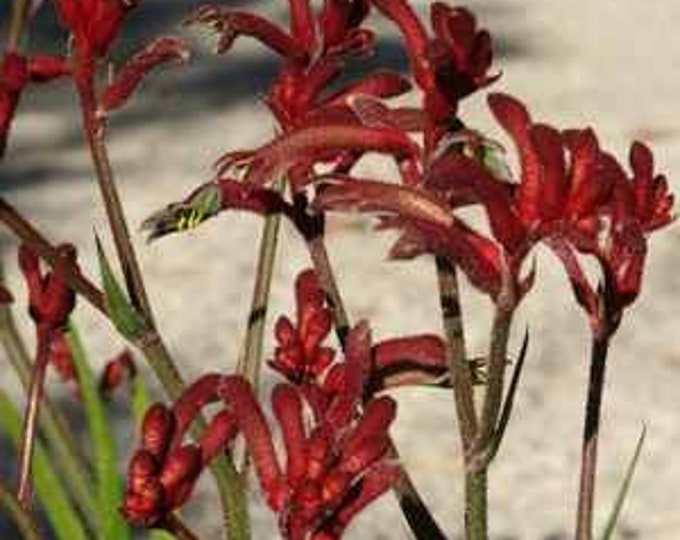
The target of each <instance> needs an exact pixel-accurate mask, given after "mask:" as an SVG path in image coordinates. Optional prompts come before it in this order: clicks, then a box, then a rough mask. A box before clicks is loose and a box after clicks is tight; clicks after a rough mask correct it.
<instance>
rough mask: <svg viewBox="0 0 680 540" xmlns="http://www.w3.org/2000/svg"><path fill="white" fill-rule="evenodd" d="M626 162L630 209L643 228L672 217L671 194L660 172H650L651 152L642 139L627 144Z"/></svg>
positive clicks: (661, 224)
mask: <svg viewBox="0 0 680 540" xmlns="http://www.w3.org/2000/svg"><path fill="white" fill-rule="evenodd" d="M629 160H630V166H631V169H632V171H633V180H632V191H633V199H634V206H635V209H634V212H635V215H636V217H637V219H638V220H639V221H640V223H641V225H642V227H643V230H644V231H645V232H652V231H654V230H656V229H659V228H661V227H664V226H666V225H668V224H669V223H670V222H671V221H673V218H674V216H673V214H672V209H673V204H674V196H673V194H672V193H670V190H669V187H668V181H667V179H666V177H665V176H664V175H661V174H659V175H655V174H654V156H653V154H652V151H651V150H650V149H649V147H648V146H646V145H645V144H644V143H642V142H638V141H636V142H634V143H633V144H632V145H631V148H630V157H629Z"/></svg>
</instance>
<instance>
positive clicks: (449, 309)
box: [435, 256, 477, 455]
mask: <svg viewBox="0 0 680 540" xmlns="http://www.w3.org/2000/svg"><path fill="white" fill-rule="evenodd" d="M435 261H436V264H437V280H438V283H439V301H440V305H441V310H442V319H443V323H444V332H445V334H446V359H447V362H448V365H449V373H450V374H451V385H452V387H453V398H454V400H455V403H456V415H457V418H458V429H459V431H460V438H461V441H462V444H463V449H464V452H465V453H466V455H467V451H468V449H469V448H470V447H471V445H472V442H473V441H474V438H475V435H476V434H477V413H476V412H475V402H474V395H473V387H472V383H473V381H472V374H471V372H470V365H469V363H468V360H467V352H466V347H465V335H464V331H463V314H462V310H461V305H460V293H459V291H458V277H457V275H456V269H455V267H454V266H453V265H452V264H451V263H450V262H449V261H448V260H447V259H446V258H445V257H440V256H437V257H436V258H435Z"/></svg>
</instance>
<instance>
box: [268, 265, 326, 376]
mask: <svg viewBox="0 0 680 540" xmlns="http://www.w3.org/2000/svg"><path fill="white" fill-rule="evenodd" d="M295 299H296V305H297V317H296V323H295V325H294V324H293V323H292V322H291V321H290V319H288V318H287V317H285V316H283V317H280V318H279V320H278V321H277V323H276V327H275V336H276V340H277V342H278V345H277V347H276V350H275V353H274V359H273V360H271V361H270V362H268V363H269V365H270V366H271V367H272V368H273V369H275V370H276V371H278V372H279V373H281V374H282V375H283V376H284V377H286V379H288V380H289V381H290V382H292V383H294V384H304V383H310V382H314V381H316V380H318V379H319V377H320V376H321V375H322V374H323V373H324V372H325V371H326V369H327V368H328V366H329V365H330V364H331V363H332V361H333V357H334V354H335V353H334V351H333V350H332V349H330V348H328V347H324V346H323V342H324V341H325V339H326V338H327V337H328V335H329V334H330V331H331V315H330V312H329V310H328V308H327V307H326V300H325V295H324V293H323V291H322V289H321V286H320V284H319V280H318V278H317V277H316V274H315V273H314V271H313V270H305V271H304V272H301V273H300V274H299V275H298V277H297V279H296V281H295Z"/></svg>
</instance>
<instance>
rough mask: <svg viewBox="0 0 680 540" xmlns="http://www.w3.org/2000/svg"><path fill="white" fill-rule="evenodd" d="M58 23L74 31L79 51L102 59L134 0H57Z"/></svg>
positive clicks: (84, 55)
mask: <svg viewBox="0 0 680 540" xmlns="http://www.w3.org/2000/svg"><path fill="white" fill-rule="evenodd" d="M56 5H57V13H58V14H59V20H60V21H61V24H62V25H63V26H64V27H65V28H67V29H68V30H69V31H70V32H71V33H72V34H73V40H74V43H75V46H76V49H77V50H78V53H79V54H80V55H82V56H83V57H84V59H85V58H87V59H93V58H103V57H105V56H106V55H107V53H108V51H109V48H110V46H111V44H112V43H113V41H114V40H115V39H116V38H117V37H118V34H119V32H120V28H121V25H122V23H123V19H124V18H125V16H126V15H127V13H128V12H129V11H130V10H132V9H133V8H134V7H135V6H136V5H137V1H136V0H57V1H56Z"/></svg>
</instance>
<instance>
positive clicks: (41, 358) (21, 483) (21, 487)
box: [17, 325, 54, 508]
mask: <svg viewBox="0 0 680 540" xmlns="http://www.w3.org/2000/svg"><path fill="white" fill-rule="evenodd" d="M53 333H54V331H53V330H52V328H48V327H45V326H40V325H39V326H38V331H37V335H38V338H37V348H38V350H37V352H36V357H35V363H34V364H33V372H32V373H31V384H30V386H29V389H28V401H27V403H26V413H25V415H24V427H23V433H22V435H21V444H20V447H19V477H18V482H17V500H18V501H19V504H20V505H21V506H22V507H23V508H28V507H29V506H30V505H29V499H30V492H31V490H30V479H31V464H32V462H33V447H34V444H35V436H36V424H37V420H38V409H39V406H40V398H41V397H42V392H43V386H44V384H45V375H46V373H47V365H48V363H49V360H50V341H51V339H52V335H53Z"/></svg>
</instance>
